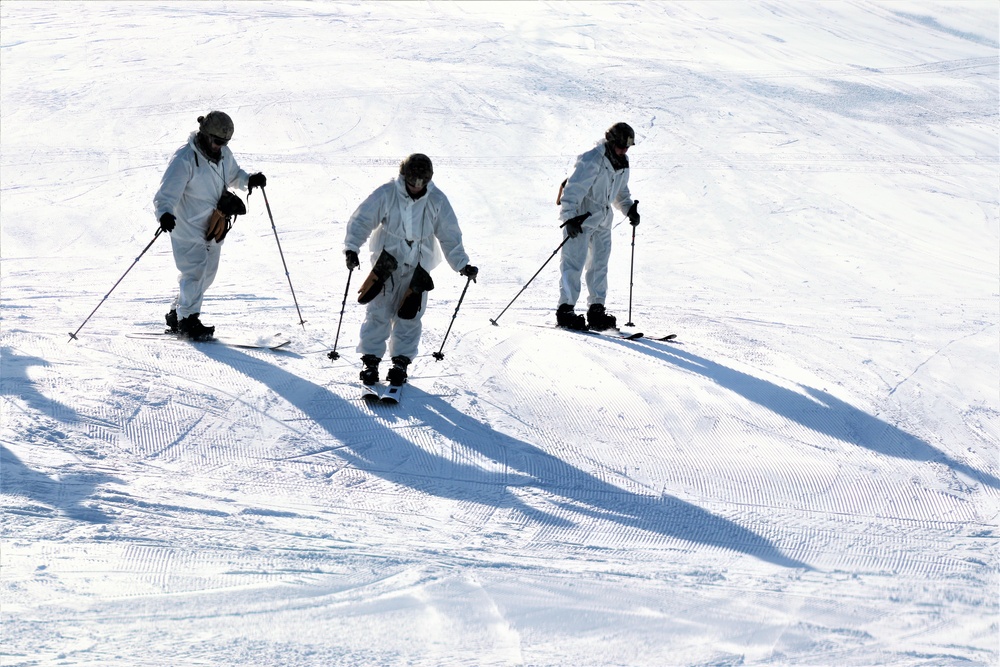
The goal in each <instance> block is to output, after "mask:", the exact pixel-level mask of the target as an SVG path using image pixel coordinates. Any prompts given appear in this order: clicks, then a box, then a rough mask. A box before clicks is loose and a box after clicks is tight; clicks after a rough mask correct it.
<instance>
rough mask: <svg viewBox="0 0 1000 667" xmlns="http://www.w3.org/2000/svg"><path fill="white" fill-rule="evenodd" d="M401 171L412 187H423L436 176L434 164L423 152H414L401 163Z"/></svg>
mask: <svg viewBox="0 0 1000 667" xmlns="http://www.w3.org/2000/svg"><path fill="white" fill-rule="evenodd" d="M399 173H400V174H402V176H403V180H404V181H406V182H407V184H409V185H410V186H411V187H414V188H422V187H424V186H425V185H426V184H427V182H428V181H430V180H431V178H433V177H434V165H433V164H432V163H431V159H430V158H429V157H427V156H426V155H424V154H423V153H413V154H412V155H409V156H407V158H406V159H405V160H403V161H402V162H400V163H399Z"/></svg>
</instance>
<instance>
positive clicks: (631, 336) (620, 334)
mask: <svg viewBox="0 0 1000 667" xmlns="http://www.w3.org/2000/svg"><path fill="white" fill-rule="evenodd" d="M556 328H557V329H563V330H565V331H569V332H572V333H578V334H584V335H585V336H603V337H604V338H620V339H622V340H639V339H640V338H642V337H643V333H642V332H641V331H634V332H632V333H628V332H626V331H621V330H620V329H604V330H603V331H594V330H592V329H585V330H584V329H569V328H567V327H560V326H556Z"/></svg>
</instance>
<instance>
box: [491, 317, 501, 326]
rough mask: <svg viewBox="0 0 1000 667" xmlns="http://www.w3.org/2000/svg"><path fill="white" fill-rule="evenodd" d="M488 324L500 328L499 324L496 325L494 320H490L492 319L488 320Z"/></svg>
mask: <svg viewBox="0 0 1000 667" xmlns="http://www.w3.org/2000/svg"><path fill="white" fill-rule="evenodd" d="M490 324H492V325H493V326H495V327H498V326H500V325H499V324H497V321H496V320H494V319H492V318H491V319H490Z"/></svg>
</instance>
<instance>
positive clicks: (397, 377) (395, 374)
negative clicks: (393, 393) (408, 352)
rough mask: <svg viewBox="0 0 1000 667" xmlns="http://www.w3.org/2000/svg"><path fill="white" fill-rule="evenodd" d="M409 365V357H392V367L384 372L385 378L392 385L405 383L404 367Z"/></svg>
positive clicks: (397, 385) (399, 385)
mask: <svg viewBox="0 0 1000 667" xmlns="http://www.w3.org/2000/svg"><path fill="white" fill-rule="evenodd" d="M409 365H410V358H409V357H404V356H403V355H399V356H396V357H393V358H392V368H390V369H389V372H388V373H387V374H386V376H385V379H386V380H388V381H389V384H390V385H392V386H393V387H402V386H403V385H404V384H406V367H407V366H409Z"/></svg>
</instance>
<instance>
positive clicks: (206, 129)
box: [198, 111, 236, 141]
mask: <svg viewBox="0 0 1000 667" xmlns="http://www.w3.org/2000/svg"><path fill="white" fill-rule="evenodd" d="M235 129H236V128H235V126H234V125H233V119H232V118H230V117H229V115H228V114H226V113H225V112H222V111H210V112H209V113H208V115H207V116H198V130H199V131H200V132H201V133H202V134H208V135H212V136H215V137H218V138H220V139H225V140H226V141H229V140H230V139H232V138H233V131H234V130H235Z"/></svg>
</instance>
